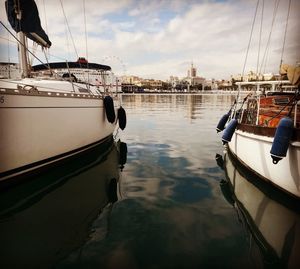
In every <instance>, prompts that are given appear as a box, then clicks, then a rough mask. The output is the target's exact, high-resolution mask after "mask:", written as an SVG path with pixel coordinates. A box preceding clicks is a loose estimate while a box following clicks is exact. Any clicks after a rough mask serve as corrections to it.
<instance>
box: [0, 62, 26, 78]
mask: <svg viewBox="0 0 300 269" xmlns="http://www.w3.org/2000/svg"><path fill="white" fill-rule="evenodd" d="M0 78H14V79H15V78H21V70H20V69H19V65H18V64H16V63H4V62H0Z"/></svg>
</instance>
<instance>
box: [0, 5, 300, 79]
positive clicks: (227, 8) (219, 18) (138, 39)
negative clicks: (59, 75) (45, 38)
mask: <svg viewBox="0 0 300 269" xmlns="http://www.w3.org/2000/svg"><path fill="white" fill-rule="evenodd" d="M76 2H78V4H77V5H74V4H73V3H74V1H70V0H63V1H59V0H54V1H44V0H37V1H36V3H37V5H38V8H39V13H40V18H41V24H42V27H43V28H44V29H45V31H46V32H47V33H48V35H49V38H50V40H51V41H52V43H53V45H52V47H51V48H50V50H49V60H50V61H62V60H66V59H67V60H69V61H75V60H76V59H77V57H78V56H83V57H87V58H88V60H89V61H90V62H97V63H104V64H109V65H111V66H112V68H113V69H114V71H115V73H116V74H118V75H136V76H140V77H144V78H154V79H162V80H166V79H167V78H168V77H169V76H172V75H173V76H178V77H184V76H185V75H186V70H188V68H189V66H190V64H191V62H193V64H194V67H196V68H197V74H198V75H199V76H201V77H206V78H216V79H222V78H225V79H226V78H229V77H230V75H233V74H238V73H242V69H243V64H244V60H245V56H246V50H247V46H248V41H249V36H250V30H251V24H252V21H253V17H254V13H255V9H256V1H252V0H242V1H237V0H224V1H209V0H205V1H204V0H203V1H202V0H190V1H180V0H173V1H156V0H153V1H134V0H119V1H96V0H85V1H76ZM260 2H262V1H260ZM275 2H276V1H275V0H265V1H264V21H263V22H262V25H263V26H264V28H265V29H267V30H263V32H262V38H261V52H260V62H261V59H262V57H263V56H262V55H263V53H264V50H265V43H267V39H268V37H269V31H270V28H271V24H272V16H273V15H272V14H273V11H274V3H275ZM288 2H289V1H281V2H280V3H279V6H278V11H277V15H276V20H275V22H274V26H273V32H272V35H271V42H270V44H271V45H270V47H269V49H268V56H269V57H268V62H267V64H266V68H265V72H274V73H278V70H279V64H280V58H281V52H282V44H283V37H284V30H285V25H286V24H285V20H286V15H287V10H288ZM0 3H1V6H3V5H4V0H1V1H0ZM61 3H62V4H63V9H62V6H61ZM261 5H262V3H259V6H258V12H257V18H256V24H255V26H254V32H253V41H252V43H251V46H250V50H249V55H248V61H247V65H246V69H245V72H249V71H250V70H252V71H255V70H256V68H257V58H258V42H259V41H258V39H259V38H258V32H259V31H260V30H259V27H260V23H261V11H259V9H260V8H261ZM84 9H85V16H84V12H83V10H84ZM63 11H64V12H63ZM64 13H65V16H66V18H67V21H68V25H69V27H70V29H71V34H72V38H73V41H74V44H75V47H76V51H77V53H75V49H74V45H73V41H72V39H71V36H70V33H68V31H67V24H66V22H65V18H64ZM299 13H300V1H292V2H291V9H290V19H289V23H288V31H287V35H286V43H285V51H284V57H283V61H284V62H287V63H289V64H295V63H296V62H297V61H299V59H300V55H299V54H300V47H299V40H300V34H299V31H298V30H297V29H299V25H300V23H299V19H298V14H299ZM74 14H75V15H76V16H75V15H74ZM0 17H1V21H3V22H4V23H5V24H6V25H8V23H7V19H6V14H5V10H4V9H1V13H0ZM84 21H86V25H85V24H84ZM85 28H86V30H87V33H86V32H85ZM0 33H1V37H2V38H1V40H0V48H1V58H0V60H1V61H7V60H8V56H7V54H8V53H7V51H8V46H7V40H6V39H7V38H8V34H7V33H6V32H5V30H4V29H3V27H1V32H0ZM85 33H86V34H87V42H86V39H85ZM9 39H10V40H11V41H12V40H13V38H12V37H10V38H9ZM86 43H87V48H88V50H86ZM30 46H31V42H30ZM15 47H16V45H15V44H14V43H13V45H12V46H11V47H10V48H9V51H10V53H11V52H12V51H14V50H15V51H16V49H15ZM37 55H38V57H39V58H41V59H44V56H43V54H42V53H40V52H37ZM10 57H11V58H10V59H9V60H10V61H17V53H16V52H15V53H14V54H13V55H12V56H10ZM34 63H35V64H38V62H37V61H34Z"/></svg>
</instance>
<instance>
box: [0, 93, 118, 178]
mask: <svg viewBox="0 0 300 269" xmlns="http://www.w3.org/2000/svg"><path fill="white" fill-rule="evenodd" d="M53 94H54V95H56V94H55V93H53ZM0 95H1V100H3V102H1V104H0V110H1V113H0V126H1V131H0V141H1V143H0V152H1V153H0V154H1V155H0V181H4V180H7V179H9V178H11V177H14V176H16V175H20V174H23V173H25V172H28V171H30V170H34V169H36V168H39V167H41V166H44V165H46V164H49V163H50V162H54V161H57V160H59V159H64V158H66V157H68V156H70V155H73V154H76V153H77V152H81V151H84V150H86V149H89V148H91V147H93V146H96V145H98V144H99V143H101V142H102V141H103V140H105V138H107V137H109V136H111V135H112V133H113V132H114V129H115V126H116V122H115V123H113V124H112V123H109V122H108V121H107V119H106V114H105V110H104V106H103V99H102V98H100V97H99V96H98V98H91V97H83V96H71V95H70V94H69V95H66V94H58V95H56V96H53V95H52V96H47V94H40V95H39V94H30V93H28V94H23V95H22V94H5V93H0ZM116 105H117V102H115V110H117V107H116Z"/></svg>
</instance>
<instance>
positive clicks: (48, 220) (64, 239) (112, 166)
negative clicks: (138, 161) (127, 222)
mask: <svg viewBox="0 0 300 269" xmlns="http://www.w3.org/2000/svg"><path fill="white" fill-rule="evenodd" d="M120 150H121V151H122V152H121V153H120ZM126 150H127V148H126V144H124V143H122V142H120V141H119V142H118V143H115V142H114V141H113V140H111V141H110V142H109V143H107V144H105V145H101V146H99V147H97V148H94V149H93V150H91V151H89V152H88V153H85V154H83V155H80V156H77V157H76V158H75V159H72V160H69V161H66V162H65V163H64V164H63V165H60V166H56V167H54V168H53V169H52V170H51V171H50V172H48V173H47V174H41V175H40V176H38V177H37V178H34V179H32V180H31V181H28V182H26V183H23V184H20V185H18V186H15V187H13V188H11V189H9V190H7V191H5V192H1V193H0V238H1V246H0V253H1V260H0V265H1V268H46V267H52V266H53V264H55V263H56V262H57V261H59V260H60V259H62V258H63V257H64V256H66V255H67V254H68V253H69V252H71V251H72V250H74V249H75V248H77V247H79V246H80V245H81V244H82V243H83V242H84V241H86V239H87V237H88V235H89V233H90V231H89V228H90V225H91V223H92V222H93V221H94V219H95V218H96V217H97V216H99V214H100V213H101V212H102V211H103V210H104V209H106V208H109V209H110V210H111V209H112V207H113V205H114V203H115V202H116V201H117V200H118V199H119V196H120V192H119V180H120V168H122V167H124V164H125V162H126ZM16 257H17V258H16Z"/></svg>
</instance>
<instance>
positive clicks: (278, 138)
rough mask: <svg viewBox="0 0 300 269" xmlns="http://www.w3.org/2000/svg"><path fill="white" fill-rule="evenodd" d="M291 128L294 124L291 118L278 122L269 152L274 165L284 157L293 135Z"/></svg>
mask: <svg viewBox="0 0 300 269" xmlns="http://www.w3.org/2000/svg"><path fill="white" fill-rule="evenodd" d="M293 128H294V124H293V120H292V119H291V118H287V117H285V118H282V119H281V120H280V121H279V124H278V126H277V129H276V132H275V136H274V140H273V143H272V148H271V151H270V153H271V157H272V160H273V163H274V164H277V163H278V162H279V161H280V160H281V159H282V158H284V157H285V156H286V153H287V150H288V148H289V145H290V140H291V138H292V135H293Z"/></svg>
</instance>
